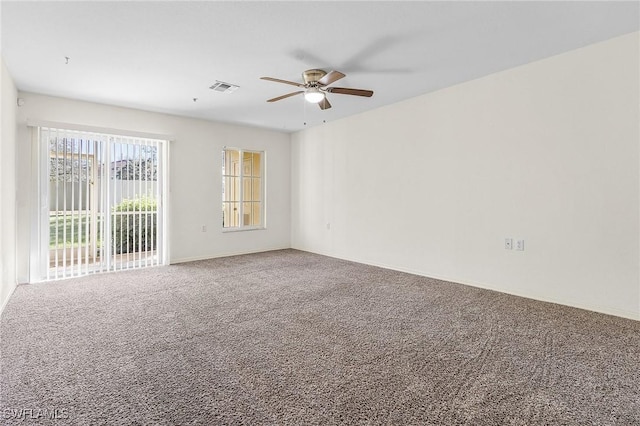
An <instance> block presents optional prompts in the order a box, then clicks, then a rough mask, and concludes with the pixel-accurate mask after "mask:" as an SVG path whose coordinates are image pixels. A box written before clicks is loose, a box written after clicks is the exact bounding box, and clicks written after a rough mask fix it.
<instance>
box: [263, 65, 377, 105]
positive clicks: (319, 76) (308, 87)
mask: <svg viewBox="0 0 640 426" xmlns="http://www.w3.org/2000/svg"><path fill="white" fill-rule="evenodd" d="M343 77H345V74H343V73H341V72H340V71H331V72H329V73H327V72H325V71H323V70H317V69H311V70H306V71H305V72H303V73H302V79H303V80H304V83H296V82H294V81H288V80H281V79H279V78H273V77H260V78H261V79H262V80H268V81H273V82H276V83H284V84H289V85H291V86H296V87H299V88H301V89H304V90H298V91H297V92H291V93H287V94H286V95H282V96H278V97H276V98H272V99H268V100H267V102H276V101H279V100H282V99H286V98H289V97H291V96H295V95H299V94H300V93H304V98H305V100H306V101H307V102H310V103H314V104H318V106H319V107H320V109H322V110H325V109H329V108H331V104H330V103H329V100H328V99H327V93H338V94H341V95H353V96H364V97H367V98H370V97H371V96H373V91H372V90H363V89H351V88H347V87H329V85H330V84H332V83H334V82H336V81H338V80H340V79H341V78H343Z"/></svg>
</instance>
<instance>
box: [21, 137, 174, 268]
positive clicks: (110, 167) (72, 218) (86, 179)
mask: <svg viewBox="0 0 640 426" xmlns="http://www.w3.org/2000/svg"><path fill="white" fill-rule="evenodd" d="M38 136H39V138H38V142H39V157H40V158H39V162H38V164H39V169H40V179H39V190H38V192H39V198H40V201H41V208H40V217H39V219H38V220H39V227H38V228H39V230H40V232H39V236H40V238H39V247H40V249H39V250H38V261H37V265H39V268H38V271H37V276H38V277H39V279H41V280H55V279H59V278H66V277H73V276H80V275H86V274H91V273H97V272H104V271H116V270H123V269H132V268H140V267H145V266H154V265H159V264H164V263H166V249H165V243H166V241H165V223H166V215H165V214H164V213H165V209H164V207H163V206H164V200H165V198H166V197H165V195H166V194H165V192H166V191H165V175H166V173H165V171H164V169H165V164H166V152H167V147H166V144H167V142H166V141H162V140H156V139H143V138H132V137H125V136H115V135H108V134H99V133H89V132H80V131H73V130H63V129H54V128H45V127H43V128H40V129H39V131H38ZM32 276H33V270H32Z"/></svg>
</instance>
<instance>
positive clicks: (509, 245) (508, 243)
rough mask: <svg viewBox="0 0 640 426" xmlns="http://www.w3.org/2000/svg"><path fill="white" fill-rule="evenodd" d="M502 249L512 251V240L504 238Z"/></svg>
mask: <svg viewBox="0 0 640 426" xmlns="http://www.w3.org/2000/svg"><path fill="white" fill-rule="evenodd" d="M504 249H505V250H512V249H513V239H512V238H505V239H504Z"/></svg>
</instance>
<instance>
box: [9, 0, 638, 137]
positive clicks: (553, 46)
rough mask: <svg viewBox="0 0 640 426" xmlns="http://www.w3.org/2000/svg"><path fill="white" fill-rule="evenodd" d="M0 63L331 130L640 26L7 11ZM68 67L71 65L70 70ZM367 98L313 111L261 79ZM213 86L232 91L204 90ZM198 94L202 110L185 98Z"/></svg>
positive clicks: (288, 13) (512, 10)
mask: <svg viewBox="0 0 640 426" xmlns="http://www.w3.org/2000/svg"><path fill="white" fill-rule="evenodd" d="M0 7H1V11H0V12H1V24H2V33H1V36H2V40H1V41H2V43H1V46H2V56H3V58H4V61H5V63H6V65H7V68H8V69H9V72H10V73H11V75H12V76H13V78H14V80H15V82H16V85H17V87H18V89H19V90H22V91H27V92H35V93H42V94H48V95H55V96H62V97H67V98H75V99H81V100H87V101H94V102H99V103H105V104H111V105H119V106H126V107H132V108H138V109H143V110H150V111H159V112H166V113H171V114H178V115H183V116H190V117H198V118H204V119H208V120H215V121H224V122H232V123H239V124H245V125H251V126H259V127H264V128H271V129H276V130H282V131H295V130H298V129H301V128H304V127H305V124H304V123H305V122H306V123H307V126H312V125H316V124H319V123H322V122H323V121H324V120H326V121H327V122H328V121H332V120H336V119H339V118H341V117H345V116H349V115H353V114H357V113H360V112H363V111H367V110H370V109H374V108H378V107H381V106H383V105H387V104H391V103H394V102H398V101H400V100H403V99H407V98H411V97H414V96H418V95H420V94H424V93H427V92H431V91H434V90H438V89H441V88H444V87H447V86H451V85H454V84H457V83H460V82H464V81H468V80H472V79H475V78H478V77H481V76H484V75H487V74H490V73H493V72H497V71H500V70H504V69H508V68H511V67H515V66H518V65H521V64H525V63H528V62H532V61H535V60H538V59H542V58H545V57H548V56H552V55H555V54H558V53H561V52H565V51H568V50H572V49H576V48H579V47H582V46H586V45H588V44H592V43H595V42H598V41H601V40H606V39H609V38H612V37H615V36H618V35H622V34H626V33H629V32H633V31H637V30H639V29H640V9H639V3H638V2H636V1H630V2H610V1H602V2H594V1H590V2H575V1H569V2H504V1H502V2H398V1H393V2H377V1H376V2H326V1H325V2H270V1H261V2H245V1H235V2H214V1H206V2H191V1H172V2H147V1H140V2H129V1H127V2H97V1H85V2H64V1H47V2H10V1H2V3H0ZM65 57H69V63H68V64H66V63H65V62H66V60H65ZM310 68H321V69H324V70H326V71H330V70H332V69H336V70H339V71H342V72H343V73H345V74H347V77H346V78H344V79H342V80H340V81H339V82H337V83H334V85H335V86H340V87H354V88H360V89H371V90H374V91H375V94H374V96H373V97H372V98H361V97H356V96H346V95H340V94H332V95H329V99H330V101H331V103H332V104H333V108H331V109H328V110H326V111H321V110H320V109H319V108H318V107H317V106H316V105H312V104H308V103H305V102H304V101H303V97H302V96H296V97H291V98H288V99H285V100H282V101H279V102H276V103H267V102H265V101H266V100H267V99H269V98H272V97H275V96H279V95H283V94H285V93H289V92H292V91H295V90H296V88H295V87H293V86H288V85H284V84H278V83H274V82H268V81H264V80H260V79H259V78H260V77H261V76H270V77H276V78H281V79H285V80H293V81H301V75H300V74H301V72H302V71H303V70H305V69H310ZM216 80H221V81H224V82H228V83H233V84H237V85H239V86H240V89H238V90H237V91H236V92H234V93H231V94H226V93H218V92H214V91H212V90H210V89H209V86H211V85H212V84H213V83H215V81H216ZM193 98H197V99H198V100H197V102H194V101H193Z"/></svg>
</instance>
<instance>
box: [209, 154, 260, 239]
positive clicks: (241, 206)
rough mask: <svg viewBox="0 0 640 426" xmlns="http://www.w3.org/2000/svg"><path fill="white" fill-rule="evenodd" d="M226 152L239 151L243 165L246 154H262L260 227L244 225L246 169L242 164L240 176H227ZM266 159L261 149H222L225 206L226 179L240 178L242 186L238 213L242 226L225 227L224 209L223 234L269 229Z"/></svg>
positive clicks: (223, 199)
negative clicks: (266, 195)
mask: <svg viewBox="0 0 640 426" xmlns="http://www.w3.org/2000/svg"><path fill="white" fill-rule="evenodd" d="M226 151H238V155H239V157H238V158H239V159H240V162H241V163H242V158H243V155H244V153H245V152H251V153H259V154H260V225H257V226H256V225H244V224H242V222H243V220H242V218H243V217H244V216H243V214H244V211H243V210H244V185H243V183H242V182H243V178H244V167H242V164H240V167H239V170H240V174H239V175H229V174H225V173H226V172H227V171H226V170H225V169H224V167H225V155H226ZM266 158H267V153H266V151H261V150H259V149H245V148H238V147H234V146H225V147H223V148H222V168H221V169H220V171H221V173H222V194H221V195H222V202H223V205H224V203H225V194H224V190H225V188H224V185H225V178H229V177H238V178H239V180H240V184H239V192H240V196H239V197H238V206H239V211H238V222H239V223H240V225H238V226H225V225H224V209H223V211H222V218H223V220H222V221H221V222H223V223H222V232H239V231H256V230H264V229H267V218H266V216H267V215H266V199H265V198H266V197H265V193H266V190H265V187H266Z"/></svg>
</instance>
